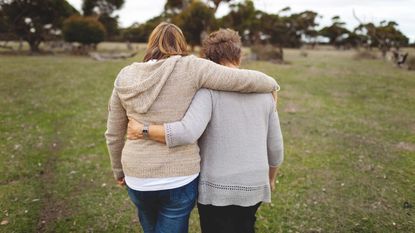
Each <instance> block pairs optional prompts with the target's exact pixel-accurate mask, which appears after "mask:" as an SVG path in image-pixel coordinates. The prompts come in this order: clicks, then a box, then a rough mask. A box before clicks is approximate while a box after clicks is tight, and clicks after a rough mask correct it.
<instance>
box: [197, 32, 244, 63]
mask: <svg viewBox="0 0 415 233" xmlns="http://www.w3.org/2000/svg"><path fill="white" fill-rule="evenodd" d="M241 47H242V43H241V37H240V36H239V34H238V32H236V31H234V30H232V29H229V28H228V29H219V30H218V31H215V32H212V33H210V34H209V36H208V37H207V38H206V39H205V40H204V41H203V43H202V54H203V56H204V57H205V58H206V59H209V60H211V61H213V62H216V63H219V64H221V63H223V62H230V63H233V64H235V65H238V64H239V61H240V59H241V54H242V49H241Z"/></svg>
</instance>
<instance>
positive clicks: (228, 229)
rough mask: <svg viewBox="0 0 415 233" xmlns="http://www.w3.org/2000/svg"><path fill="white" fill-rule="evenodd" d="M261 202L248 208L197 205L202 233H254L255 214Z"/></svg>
mask: <svg viewBox="0 0 415 233" xmlns="http://www.w3.org/2000/svg"><path fill="white" fill-rule="evenodd" d="M260 205H261V202H260V203H258V204H256V205H254V206H249V207H243V206H235V205H230V206H213V205H202V204H199V203H198V204H197V208H198V210H199V217H200V226H201V228H202V233H255V221H256V217H255V213H256V212H257V210H258V208H259V206H260Z"/></svg>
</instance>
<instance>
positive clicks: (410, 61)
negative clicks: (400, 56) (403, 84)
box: [406, 54, 415, 70]
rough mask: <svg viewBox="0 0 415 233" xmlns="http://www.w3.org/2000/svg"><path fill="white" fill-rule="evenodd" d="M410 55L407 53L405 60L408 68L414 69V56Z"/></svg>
mask: <svg viewBox="0 0 415 233" xmlns="http://www.w3.org/2000/svg"><path fill="white" fill-rule="evenodd" d="M411 55H412V54H411ZM411 55H409V57H408V60H407V61H406V62H407V66H408V70H415V56H411Z"/></svg>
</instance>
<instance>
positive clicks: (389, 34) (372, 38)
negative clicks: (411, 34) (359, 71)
mask: <svg viewBox="0 0 415 233" xmlns="http://www.w3.org/2000/svg"><path fill="white" fill-rule="evenodd" d="M397 26H398V24H397V23H396V22H393V21H388V22H387V21H382V22H380V24H379V25H375V24H374V23H366V24H363V23H362V24H360V25H359V26H358V27H357V28H356V29H355V32H356V33H358V34H359V35H360V36H361V37H363V38H365V39H366V40H365V42H366V43H368V46H369V47H378V48H379V49H380V50H381V51H382V56H383V57H385V56H386V53H387V52H388V51H389V50H390V49H391V48H392V47H395V48H397V49H399V48H400V47H401V46H406V45H408V43H409V38H408V37H406V36H405V35H404V34H403V33H402V32H401V31H400V30H399V29H398V28H397Z"/></svg>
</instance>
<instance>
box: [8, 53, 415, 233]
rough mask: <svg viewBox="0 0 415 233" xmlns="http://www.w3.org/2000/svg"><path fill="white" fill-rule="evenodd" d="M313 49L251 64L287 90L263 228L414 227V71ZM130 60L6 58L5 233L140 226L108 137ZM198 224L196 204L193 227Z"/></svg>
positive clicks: (117, 229) (363, 229)
mask: <svg viewBox="0 0 415 233" xmlns="http://www.w3.org/2000/svg"><path fill="white" fill-rule="evenodd" d="M308 53H309V56H308V57H307V58H304V57H301V56H300V52H299V51H296V50H287V51H286V56H287V60H288V61H290V63H291V64H290V65H275V64H271V63H267V62H248V63H246V64H245V65H244V67H246V68H252V69H258V70H261V71H264V72H266V73H268V74H270V75H272V76H275V77H277V79H278V81H279V83H280V85H281V86H282V89H281V92H280V97H279V112H280V118H281V124H282V128H283V134H284V140H285V156H286V157H285V162H284V164H283V166H282V170H281V175H280V177H279V184H278V185H277V189H276V191H275V192H274V193H273V203H272V204H271V205H263V206H262V207H261V208H260V211H259V212H258V216H257V217H258V222H257V229H258V231H257V232H259V233H268V232H269V233H274V232H411V231H413V229H415V211H414V208H415V207H414V206H415V186H414V183H415V122H414V117H415V73H414V72H408V71H405V70H400V69H397V68H395V67H393V66H392V65H391V64H390V63H388V62H384V61H381V60H353V53H352V52H337V51H312V52H310V51H309V52H308ZM137 59H138V58H136V60H137ZM132 61H133V59H130V60H127V61H110V62H96V61H93V60H91V59H89V58H81V57H73V56H40V57H38V56H1V57H0V109H1V111H0V132H1V134H0V165H1V168H2V169H1V170H0V177H1V183H0V211H1V212H0V215H1V216H0V220H7V221H8V224H6V225H1V226H0V232H141V231H140V229H139V225H138V222H137V219H136V216H135V209H134V207H133V205H132V204H131V202H130V201H129V198H128V196H127V193H126V191H125V190H124V189H122V188H119V187H117V186H116V185H115V182H114V180H113V177H112V173H111V170H110V165H109V158H108V154H107V151H106V146H105V141H104V137H103V133H104V131H105V122H106V111H107V101H108V98H109V96H110V93H111V89H112V86H113V81H114V78H115V75H116V74H117V72H118V71H119V70H120V69H121V68H122V67H123V66H124V65H126V64H129V63H131V62H132ZM405 202H408V203H410V204H411V205H412V206H413V207H412V208H404V203H405ZM198 224H199V222H198V217H197V210H196V209H195V211H194V213H193V214H192V218H191V230H190V232H199V226H198Z"/></svg>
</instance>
